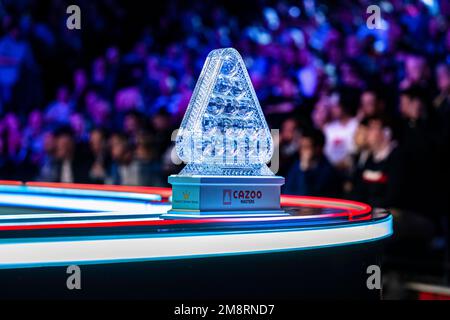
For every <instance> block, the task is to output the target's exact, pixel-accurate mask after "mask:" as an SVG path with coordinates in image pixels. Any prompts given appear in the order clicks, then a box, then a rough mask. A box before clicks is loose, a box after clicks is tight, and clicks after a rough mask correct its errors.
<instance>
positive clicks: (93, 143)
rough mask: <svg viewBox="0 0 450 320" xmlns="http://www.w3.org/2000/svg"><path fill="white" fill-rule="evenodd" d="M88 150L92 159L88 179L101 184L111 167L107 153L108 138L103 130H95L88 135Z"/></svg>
mask: <svg viewBox="0 0 450 320" xmlns="http://www.w3.org/2000/svg"><path fill="white" fill-rule="evenodd" d="M89 148H90V153H91V155H92V158H93V163H92V166H91V168H90V170H89V179H90V180H91V181H92V182H93V183H97V184H103V183H105V182H106V180H107V178H108V174H109V170H110V167H111V158H110V156H109V152H108V137H107V133H106V131H105V130H103V129H101V128H95V129H93V130H91V132H90V135H89Z"/></svg>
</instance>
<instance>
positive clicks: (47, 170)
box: [34, 131, 58, 182]
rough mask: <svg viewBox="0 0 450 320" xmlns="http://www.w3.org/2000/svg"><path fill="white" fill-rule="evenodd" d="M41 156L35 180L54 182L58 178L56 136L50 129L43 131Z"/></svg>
mask: <svg viewBox="0 0 450 320" xmlns="http://www.w3.org/2000/svg"><path fill="white" fill-rule="evenodd" d="M43 151H44V154H43V157H42V159H41V160H40V163H39V168H40V170H39V173H38V175H37V176H36V177H35V179H34V180H36V181H44V182H55V181H57V180H58V172H57V171H58V170H57V169H58V166H57V160H56V137H55V134H54V133H53V132H52V131H46V132H45V133H44V145H43Z"/></svg>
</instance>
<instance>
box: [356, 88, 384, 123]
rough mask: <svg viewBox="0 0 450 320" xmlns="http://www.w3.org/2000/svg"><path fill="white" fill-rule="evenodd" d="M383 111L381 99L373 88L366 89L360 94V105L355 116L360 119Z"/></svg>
mask: <svg viewBox="0 0 450 320" xmlns="http://www.w3.org/2000/svg"><path fill="white" fill-rule="evenodd" d="M382 113H384V104H383V100H381V99H380V97H379V94H378V93H377V92H376V90H375V89H366V90H364V91H363V93H362V94H361V100H360V105H359V108H358V113H357V115H356V118H357V119H358V120H359V121H361V120H362V119H364V118H367V117H373V116H375V115H380V114H382Z"/></svg>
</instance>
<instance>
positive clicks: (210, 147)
mask: <svg viewBox="0 0 450 320" xmlns="http://www.w3.org/2000/svg"><path fill="white" fill-rule="evenodd" d="M176 151H177V154H178V156H179V157H180V159H182V160H183V161H184V162H186V163H187V166H186V167H185V168H184V169H183V170H182V171H181V173H180V175H200V174H201V175H222V176H257V175H273V173H272V172H271V171H270V170H269V168H268V167H267V165H266V163H267V162H268V161H269V160H270V158H271V157H272V153H273V142H272V137H271V135H270V131H269V128H268V126H267V123H266V120H265V118H264V115H263V113H262V110H261V106H260V104H259V101H258V98H257V97H256V93H255V90H254V89H253V85H252V83H251V81H250V77H249V75H248V72H247V69H246V67H245V64H244V61H243V60H242V57H241V56H240V55H239V53H238V52H237V51H236V50H235V49H233V48H226V49H217V50H213V51H211V52H210V53H209V55H208V57H207V59H206V62H205V64H204V66H203V69H202V72H201V74H200V77H199V79H198V82H197V85H196V87H195V90H194V93H193V95H192V98H191V101H190V102H189V106H188V108H187V111H186V114H185V116H184V118H183V121H182V123H181V127H180V130H179V132H178V135H177V139H176Z"/></svg>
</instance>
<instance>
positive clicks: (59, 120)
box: [45, 86, 73, 126]
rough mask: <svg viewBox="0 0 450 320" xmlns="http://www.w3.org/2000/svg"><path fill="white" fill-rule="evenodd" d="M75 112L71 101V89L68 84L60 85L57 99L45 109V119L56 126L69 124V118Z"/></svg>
mask: <svg viewBox="0 0 450 320" xmlns="http://www.w3.org/2000/svg"><path fill="white" fill-rule="evenodd" d="M72 112H73V104H72V102H71V101H70V91H69V88H68V87H67V86H60V87H59V88H58V90H57V92H56V99H55V101H53V102H52V103H50V104H49V105H48V106H47V108H46V109H45V120H46V121H47V122H48V123H53V124H55V126H63V125H68V124H69V118H70V115H71V113H72Z"/></svg>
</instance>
